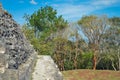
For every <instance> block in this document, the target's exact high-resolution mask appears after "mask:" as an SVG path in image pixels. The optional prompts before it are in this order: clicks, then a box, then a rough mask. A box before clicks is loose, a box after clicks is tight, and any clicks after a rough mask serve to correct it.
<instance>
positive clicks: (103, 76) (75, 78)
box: [62, 69, 120, 80]
mask: <svg viewBox="0 0 120 80" xmlns="http://www.w3.org/2000/svg"><path fill="white" fill-rule="evenodd" d="M62 73H63V76H64V79H65V80H120V71H111V70H87V69H80V70H70V71H63V72H62Z"/></svg>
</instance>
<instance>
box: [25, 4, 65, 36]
mask: <svg viewBox="0 0 120 80" xmlns="http://www.w3.org/2000/svg"><path fill="white" fill-rule="evenodd" d="M24 17H25V19H26V20H27V21H28V23H29V24H30V26H32V27H33V28H34V33H35V36H36V38H38V33H39V32H41V31H47V32H48V31H50V32H53V31H55V30H56V29H57V28H64V27H66V25H67V21H66V20H64V19H63V17H62V16H61V15H60V16H57V11H56V10H54V9H53V8H52V7H51V6H45V7H41V8H40V9H39V10H38V11H36V12H34V13H33V14H32V15H31V16H30V15H25V16H24ZM56 23H57V24H56Z"/></svg>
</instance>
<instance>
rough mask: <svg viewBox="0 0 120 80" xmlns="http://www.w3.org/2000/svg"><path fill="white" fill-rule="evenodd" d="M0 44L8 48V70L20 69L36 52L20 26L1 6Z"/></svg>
mask: <svg viewBox="0 0 120 80" xmlns="http://www.w3.org/2000/svg"><path fill="white" fill-rule="evenodd" d="M0 13H1V14H0V43H3V44H4V47H5V48H6V52H5V54H6V55H7V57H6V58H7V60H8V68H10V69H18V67H19V65H20V64H22V63H24V62H25V61H26V60H27V59H28V58H29V56H30V55H31V54H32V53H33V52H34V49H33V48H32V47H30V44H29V42H28V41H27V40H26V38H25V36H24V34H23V33H22V31H21V29H20V26H19V25H18V24H17V23H16V22H15V21H14V20H13V19H12V16H11V15H10V14H9V13H8V12H6V11H5V10H2V8H1V5H0Z"/></svg>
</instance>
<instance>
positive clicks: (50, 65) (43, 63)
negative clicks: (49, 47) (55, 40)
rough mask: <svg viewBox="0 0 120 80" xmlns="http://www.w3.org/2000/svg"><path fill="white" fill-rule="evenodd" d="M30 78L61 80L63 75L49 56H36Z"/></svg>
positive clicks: (33, 79)
mask: <svg viewBox="0 0 120 80" xmlns="http://www.w3.org/2000/svg"><path fill="white" fill-rule="evenodd" d="M32 80H63V76H62V74H61V72H60V71H59V69H58V67H57V65H56V64H55V63H54V61H53V59H52V58H51V57H50V56H38V59H37V63H36V66H35V68H34V72H33V75H32Z"/></svg>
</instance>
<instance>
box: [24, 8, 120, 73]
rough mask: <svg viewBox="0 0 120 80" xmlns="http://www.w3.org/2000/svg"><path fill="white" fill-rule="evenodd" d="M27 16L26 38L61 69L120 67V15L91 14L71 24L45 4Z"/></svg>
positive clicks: (113, 68)
mask: <svg viewBox="0 0 120 80" xmlns="http://www.w3.org/2000/svg"><path fill="white" fill-rule="evenodd" d="M24 18H25V20H26V23H25V24H24V25H23V26H22V31H23V33H24V34H25V36H26V38H27V39H28V40H29V41H30V43H31V44H32V45H33V47H34V49H35V50H36V51H37V52H38V54H39V55H50V56H51V57H52V58H53V59H54V61H55V63H56V64H57V65H58V67H59V69H60V70H61V71H63V70H73V69H94V70H95V69H102V70H104V69H107V70H120V17H112V18H108V17H107V15H101V16H96V15H87V16H83V17H82V18H81V19H79V20H78V21H77V22H74V23H68V22H67V20H65V19H64V18H63V17H62V15H59V16H58V15H57V11H56V10H55V9H53V8H52V7H51V6H45V7H41V8H40V9H38V11H35V12H34V13H33V14H32V15H27V14H26V15H24Z"/></svg>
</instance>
